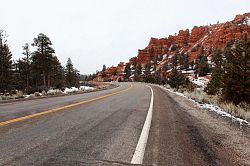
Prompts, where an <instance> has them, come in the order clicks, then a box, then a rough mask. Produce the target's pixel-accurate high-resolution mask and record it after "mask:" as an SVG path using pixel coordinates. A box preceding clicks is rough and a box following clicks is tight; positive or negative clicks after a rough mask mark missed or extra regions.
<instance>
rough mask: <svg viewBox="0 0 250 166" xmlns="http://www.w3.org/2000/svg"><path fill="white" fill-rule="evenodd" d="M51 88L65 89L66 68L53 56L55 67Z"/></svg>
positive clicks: (52, 69) (52, 72)
mask: <svg viewBox="0 0 250 166" xmlns="http://www.w3.org/2000/svg"><path fill="white" fill-rule="evenodd" d="M51 86H52V87H55V88H63V87H64V86H65V75H64V68H63V67H62V65H61V63H60V62H59V60H58V59H57V57H56V56H53V65H52V68H51Z"/></svg>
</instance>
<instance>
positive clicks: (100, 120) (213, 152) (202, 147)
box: [0, 83, 250, 166]
mask: <svg viewBox="0 0 250 166" xmlns="http://www.w3.org/2000/svg"><path fill="white" fill-rule="evenodd" d="M150 87H151V88H152V91H151V88H150ZM150 87H149V86H148V85H145V84H142V83H121V84H120V86H119V87H118V88H114V89H109V90H104V91H98V92H93V93H85V94H78V95H71V96H61V97H53V98H45V99H38V100H30V101H22V102H15V103H6V104H1V105H0V165H20V166H23V165H134V164H135V165H137V164H139V165H140V164H141V165H152V166H155V165H162V166H165V165H248V164H249V160H248V159H249V156H250V153H249V142H250V141H249V140H250V139H249V128H244V131H242V129H240V128H238V127H237V126H236V125H231V124H230V122H229V121H228V120H227V119H221V118H220V117H217V116H216V115H214V114H211V113H207V111H201V110H199V109H198V108H196V107H195V106H192V105H191V103H189V102H188V101H184V99H181V98H180V99H179V97H177V96H174V95H173V94H170V93H169V92H167V91H165V90H163V89H161V88H159V87H157V86H154V85H150ZM152 92H153V100H152ZM152 101H153V103H152V104H153V105H152V106H153V107H152V111H153V112H152V119H151V117H149V115H148V112H149V107H150V105H151V102H152ZM190 110H191V111H190ZM148 117H149V118H148ZM146 119H147V120H146ZM146 121H148V122H146ZM212 122H213V123H212ZM146 123H149V127H150V128H149V129H150V130H149V129H148V131H149V133H148V137H145V135H144V136H142V135H143V134H142V133H143V132H142V131H145V132H146V133H147V129H146V130H145V128H147V125H145V124H146ZM150 123H151V125H150ZM212 125H213V126H212ZM215 125H216V126H215ZM227 125H228V126H227ZM145 126H146V127H145ZM213 127H217V128H216V129H215V128H213ZM227 127H228V128H227ZM226 129H229V130H230V131H231V133H229V132H227V131H226ZM232 132H234V133H232ZM233 134H235V135H237V136H236V138H237V139H236V140H235V139H233V137H232V138H231V137H230V136H234V135H233ZM146 136H147V135H146ZM141 137H144V138H145V139H142V140H144V141H145V140H146V141H145V142H143V144H145V151H143V152H142V154H143V156H142V159H143V160H142V161H143V163H133V162H132V158H133V157H134V156H135V155H134V154H135V153H136V149H137V146H138V144H139V143H138V141H139V140H140V139H141ZM234 138H235V137H234ZM230 141H231V142H233V143H232V144H230ZM236 143H240V144H241V145H242V146H240V145H237V144H236ZM139 146H140V145H139ZM237 148H238V149H237ZM142 149H143V148H142ZM241 152H242V154H241ZM131 162H132V163H131Z"/></svg>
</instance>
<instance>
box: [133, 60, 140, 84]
mask: <svg viewBox="0 0 250 166" xmlns="http://www.w3.org/2000/svg"><path fill="white" fill-rule="evenodd" d="M141 72H142V66H141V64H140V63H138V64H137V65H136V67H135V74H134V79H135V81H141Z"/></svg>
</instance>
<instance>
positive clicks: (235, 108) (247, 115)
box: [219, 102, 250, 122]
mask: <svg viewBox="0 0 250 166" xmlns="http://www.w3.org/2000/svg"><path fill="white" fill-rule="evenodd" d="M219 107H221V108H222V109H223V110H224V111H225V112H228V113H230V114H232V115H234V116H236V117H239V118H242V119H245V120H247V121H248V122H249V121H250V105H249V104H246V103H241V104H239V105H235V104H233V103H226V102H221V103H220V104H219Z"/></svg>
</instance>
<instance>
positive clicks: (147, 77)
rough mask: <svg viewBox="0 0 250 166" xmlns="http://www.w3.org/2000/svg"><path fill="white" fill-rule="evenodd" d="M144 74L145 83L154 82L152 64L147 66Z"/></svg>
mask: <svg viewBox="0 0 250 166" xmlns="http://www.w3.org/2000/svg"><path fill="white" fill-rule="evenodd" d="M143 74H144V82H149V83H152V82H153V77H152V74H151V63H150V62H149V63H147V64H146V65H145V70H144V72H143Z"/></svg>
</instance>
